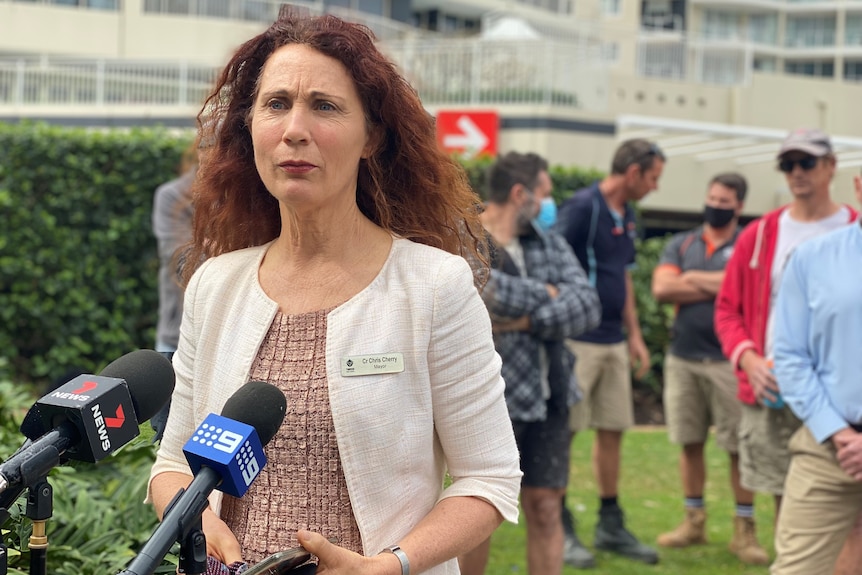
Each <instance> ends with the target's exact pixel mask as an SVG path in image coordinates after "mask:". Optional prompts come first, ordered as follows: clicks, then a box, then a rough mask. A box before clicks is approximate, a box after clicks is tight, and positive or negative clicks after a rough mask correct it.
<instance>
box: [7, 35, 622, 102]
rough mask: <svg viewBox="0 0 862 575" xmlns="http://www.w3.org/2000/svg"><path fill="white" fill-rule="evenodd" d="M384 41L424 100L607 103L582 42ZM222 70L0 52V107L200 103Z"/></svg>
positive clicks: (602, 76)
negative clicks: (3, 56)
mask: <svg viewBox="0 0 862 575" xmlns="http://www.w3.org/2000/svg"><path fill="white" fill-rule="evenodd" d="M381 48H382V49H383V50H384V51H385V52H387V53H388V54H389V55H390V57H391V58H392V59H393V61H394V62H395V63H396V64H397V65H398V66H399V68H400V69H401V70H402V71H403V73H405V75H406V76H407V77H408V78H409V79H410V81H411V82H412V83H413V85H414V86H415V87H416V89H417V91H418V92H419V95H420V96H421V97H422V99H423V102H424V103H425V104H426V105H431V106H433V105H461V104H464V105H467V104H487V105H493V104H533V105H554V106H565V107H578V108H583V109H589V110H603V109H604V108H605V107H606V97H607V96H606V94H607V72H606V70H605V69H604V68H603V67H602V66H601V62H600V61H599V60H596V59H594V58H593V57H592V51H591V50H589V49H585V48H584V47H583V46H580V47H579V46H578V45H575V44H568V43H562V42H557V41H545V40H538V41H522V42H512V41H506V42H499V41H497V42H489V41H482V40H478V39H473V40H452V39H448V40H446V41H437V40H433V39H427V38H424V39H423V38H416V39H405V40H393V41H390V42H386V43H382V44H381ZM218 71H219V70H218V69H217V68H213V67H204V66H193V65H190V64H183V63H180V64H176V63H165V62H128V61H110V60H89V61H88V60H63V59H51V58H47V57H46V58H40V59H26V58H9V59H0V106H3V105H6V106H9V105H12V106H23V105H27V106H33V105H36V106H38V105H43V104H44V105H66V104H68V105H92V106H111V105H141V106H192V107H199V106H200V105H201V104H202V103H203V100H204V98H205V97H206V96H207V94H208V93H209V91H210V90H211V88H212V85H213V82H214V80H215V77H216V75H217V73H218Z"/></svg>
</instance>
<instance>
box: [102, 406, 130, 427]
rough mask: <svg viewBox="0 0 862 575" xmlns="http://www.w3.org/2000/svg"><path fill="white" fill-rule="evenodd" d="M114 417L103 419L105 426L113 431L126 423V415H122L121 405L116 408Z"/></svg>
mask: <svg viewBox="0 0 862 575" xmlns="http://www.w3.org/2000/svg"><path fill="white" fill-rule="evenodd" d="M115 415H116V417H106V418H105V426H107V427H110V428H113V429H118V428H120V427H123V423H124V422H125V421H126V414H125V413H123V406H122V405H118V406H117V413H116V414H115Z"/></svg>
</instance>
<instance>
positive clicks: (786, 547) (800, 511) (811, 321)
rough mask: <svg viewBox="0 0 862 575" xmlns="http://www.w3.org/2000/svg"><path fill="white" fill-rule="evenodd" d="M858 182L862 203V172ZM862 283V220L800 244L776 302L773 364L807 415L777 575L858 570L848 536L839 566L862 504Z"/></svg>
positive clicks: (799, 435) (790, 481)
mask: <svg viewBox="0 0 862 575" xmlns="http://www.w3.org/2000/svg"><path fill="white" fill-rule="evenodd" d="M855 184H856V198H857V200H858V201H859V203H860V204H862V181H860V179H859V177H858V176H857V178H856V181H855ZM860 287H862V227H860V226H859V225H851V226H845V227H843V228H841V229H839V230H837V231H834V232H831V233H829V234H825V235H822V236H820V237H818V238H815V239H812V240H810V241H808V242H806V243H805V244H804V245H801V246H799V248H798V249H797V250H796V252H795V253H794V254H793V256H792V257H791V258H790V261H789V263H788V264H787V269H786V271H785V272H784V277H783V279H782V282H781V289H780V290H779V292H778V300H777V302H776V305H775V344H774V346H773V348H774V350H775V373H776V377H777V379H778V384H779V387H780V389H781V394H782V396H783V397H784V399H785V401H786V402H787V404H788V405H789V406H790V408H791V409H792V410H793V411H794V413H796V415H797V416H798V417H799V418H800V419H801V420H802V422H803V425H802V427H800V428H799V430H797V431H796V433H794V434H793V437H791V439H790V445H789V449H790V453H791V460H790V469H789V470H788V473H787V480H786V482H785V484H784V500H783V502H782V504H781V514H780V515H779V517H778V525H777V528H776V534H775V550H776V553H777V557H776V559H775V562H774V563H773V564H772V567H771V571H770V573H772V575H787V574H796V573H798V574H803V573H804V574H805V575H818V574H821V573H822V574H824V575H829V574H831V573H833V572H834V573H842V574H844V573H859V572H860V571H859V567H860V565H859V563H858V562H857V564H856V565H855V568H854V566H853V565H851V564H850V560H849V555H850V553H848V552H846V550H847V548H848V547H849V546H845V553H844V554H843V555H844V558H843V561H842V563H841V564H840V565H838V566H835V565H836V559H837V557H838V555H839V552H840V551H841V545H842V544H843V543H844V541H845V539H847V534H848V533H851V529H852V528H853V525H854V523H856V522H857V518H858V516H859V512H860V511H862V353H860V352H862V345H860V342H862V290H860ZM855 535H856V536H858V529H857V530H856V531H855ZM848 541H853V539H852V538H851V539H848ZM857 544H858V542H857ZM850 549H851V550H852V547H850ZM857 561H858V556H857ZM833 569H834V571H833Z"/></svg>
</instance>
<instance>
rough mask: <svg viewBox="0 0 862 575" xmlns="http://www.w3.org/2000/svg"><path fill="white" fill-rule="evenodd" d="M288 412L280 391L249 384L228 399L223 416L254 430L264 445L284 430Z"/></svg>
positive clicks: (262, 383)
mask: <svg viewBox="0 0 862 575" xmlns="http://www.w3.org/2000/svg"><path fill="white" fill-rule="evenodd" d="M286 410H287V399H286V398H285V397H284V393H283V392H282V391H281V390H280V389H278V388H277V387H275V386H274V385H272V384H271V383H266V382H264V381H250V382H248V383H246V384H245V385H243V386H242V387H240V388H239V389H238V390H236V392H234V394H233V395H231V396H230V397H229V398H228V400H227V402H226V403H225V404H224V408H223V409H222V410H221V414H222V416H224V417H227V418H228V419H233V420H234V421H240V422H242V423H245V424H246V425H251V426H252V427H254V429H255V431H257V436H258V437H259V438H260V443H261V445H266V444H267V443H269V440H270V439H272V438H273V437H274V436H275V434H276V432H277V431H278V428H279V427H281V422H282V421H284V413H285V411H286Z"/></svg>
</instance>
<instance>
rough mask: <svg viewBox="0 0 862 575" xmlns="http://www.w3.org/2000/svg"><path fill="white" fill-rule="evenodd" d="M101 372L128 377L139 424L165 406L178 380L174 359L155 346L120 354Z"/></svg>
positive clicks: (117, 376)
mask: <svg viewBox="0 0 862 575" xmlns="http://www.w3.org/2000/svg"><path fill="white" fill-rule="evenodd" d="M99 375H102V376H105V377H115V378H118V379H124V380H126V384H127V385H128V386H129V394H130V395H131V396H132V403H133V404H134V406H135V415H136V417H137V418H138V423H143V422H145V421H147V420H148V419H150V418H151V417H152V416H154V415H155V414H156V413H158V411H159V410H160V409H161V408H162V407H164V405H165V404H166V403H167V402H168V400H169V399H170V398H171V393H173V391H174V383H175V381H176V376H175V375H174V368H173V366H172V365H171V362H170V361H168V359H167V358H166V357H165V356H163V355H162V354H160V353H159V352H157V351H153V350H151V349H139V350H136V351H133V352H130V353H127V354H126V355H124V356H122V357H119V358H117V359H115V360H114V361H112V362H111V363H109V364H108V365H107V366H106V367H105V369H103V370H102V372H101V373H100V374H99Z"/></svg>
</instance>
